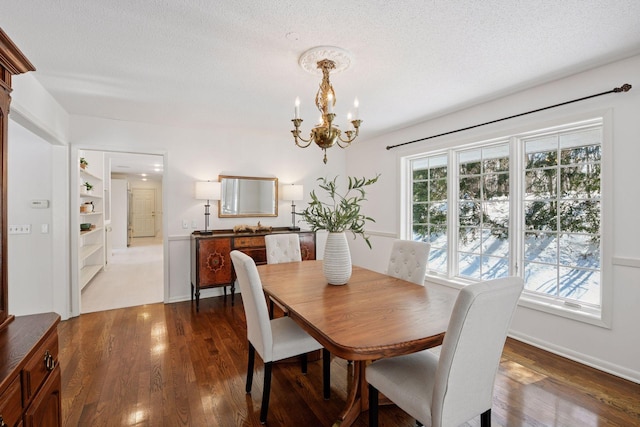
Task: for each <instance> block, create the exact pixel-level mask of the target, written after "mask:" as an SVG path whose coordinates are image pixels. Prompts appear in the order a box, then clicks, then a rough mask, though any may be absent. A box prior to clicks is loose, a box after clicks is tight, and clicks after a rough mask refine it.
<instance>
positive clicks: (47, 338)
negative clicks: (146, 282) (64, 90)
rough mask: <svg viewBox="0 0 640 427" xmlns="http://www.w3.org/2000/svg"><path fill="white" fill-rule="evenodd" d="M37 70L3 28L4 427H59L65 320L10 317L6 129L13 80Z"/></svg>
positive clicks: (0, 273) (0, 233)
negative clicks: (60, 331) (61, 342)
mask: <svg viewBox="0 0 640 427" xmlns="http://www.w3.org/2000/svg"><path fill="white" fill-rule="evenodd" d="M34 70H35V68H34V67H33V65H31V63H30V62H29V61H28V60H27V58H25V57H24V55H23V54H22V53H21V52H20V50H18V48H17V47H16V46H15V45H14V44H13V42H12V41H11V40H10V39H9V37H7V35H6V34H5V33H4V31H2V29H1V28H0V191H1V192H2V193H1V194H0V242H1V245H0V282H1V283H0V426H5V425H6V426H9V427H20V426H24V427H35V426H38V427H60V426H62V416H61V415H62V414H61V408H62V406H61V400H60V392H61V386H60V367H59V366H58V331H57V326H58V323H59V322H60V316H58V315H57V314H56V313H45V314H34V315H30V316H19V317H14V316H12V315H9V314H8V301H9V294H8V281H7V280H8V279H7V278H8V275H7V165H8V159H7V152H8V150H7V146H8V143H7V128H8V115H9V104H10V102H11V96H10V94H11V76H12V75H15V74H20V73H25V72H27V71H34ZM12 166H14V165H12ZM15 166H16V167H19V166H18V165H15ZM21 285H22V284H21Z"/></svg>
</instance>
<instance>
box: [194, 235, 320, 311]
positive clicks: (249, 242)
mask: <svg viewBox="0 0 640 427" xmlns="http://www.w3.org/2000/svg"><path fill="white" fill-rule="evenodd" d="M274 233H282V234H286V233H297V234H298V235H299V236H300V251H301V254H302V259H303V260H310V259H316V234H315V233H314V232H312V231H299V230H298V231H292V230H289V229H288V228H286V227H278V228H274V229H272V230H271V231H270V232H258V233H234V232H233V230H216V231H214V232H213V234H208V235H201V234H200V233H199V232H198V231H196V232H194V233H193V234H192V235H191V300H192V301H193V297H194V295H195V298H196V311H199V309H200V289H205V288H216V287H221V286H222V287H224V294H225V296H226V295H227V286H231V302H232V303H233V295H234V293H235V284H234V282H235V273H234V271H233V265H232V263H231V256H230V255H229V254H230V253H231V251H233V250H236V249H237V250H239V251H242V252H244V253H246V254H247V255H249V256H250V257H251V258H253V259H254V261H255V262H256V264H257V265H260V264H266V263H267V251H266V248H265V243H264V236H266V235H267V234H274Z"/></svg>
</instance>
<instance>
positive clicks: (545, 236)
mask: <svg viewBox="0 0 640 427" xmlns="http://www.w3.org/2000/svg"><path fill="white" fill-rule="evenodd" d="M524 259H525V260H526V261H538V262H544V263H549V264H557V263H558V239H557V237H556V233H525V241H524Z"/></svg>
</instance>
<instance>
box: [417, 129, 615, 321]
mask: <svg viewBox="0 0 640 427" xmlns="http://www.w3.org/2000/svg"><path fill="white" fill-rule="evenodd" d="M602 153H603V119H593V120H589V121H584V122H580V123H574V124H569V125H564V126H559V127H556V128H554V129H545V130H541V131H534V132H527V133H526V134H519V135H510V136H508V137H505V138H502V139H499V140H494V141H491V142H479V143H476V144H467V145H465V146H464V147H452V148H450V149H448V150H447V151H446V152H443V151H442V150H441V151H440V152H438V153H426V154H422V155H417V156H412V157H410V158H407V160H408V162H409V165H410V167H409V168H408V170H410V171H411V176H410V177H409V182H410V188H411V195H412V200H411V209H410V215H411V217H410V218H408V220H409V222H410V224H411V225H412V236H411V238H413V239H414V240H424V241H429V242H431V254H430V257H429V274H432V275H436V276H441V277H444V278H446V279H449V280H455V281H459V282H469V281H477V280H489V279H494V278H498V277H504V276H507V275H519V276H521V277H523V278H524V280H525V291H524V293H525V296H526V297H527V298H531V299H532V300H534V301H538V302H540V303H544V304H552V305H555V306H556V307H565V308H567V307H570V308H571V309H574V310H581V309H585V310H592V312H593V311H595V312H599V310H600V309H601V305H602V296H601V295H602V290H601V282H602V265H601V251H602V241H601V240H602V239H601V236H602V233H601V217H602V206H601V204H602V200H601V193H602V185H601V181H602V180H601V174H602V156H603V155H602ZM448 200H452V201H453V200H455V203H448V202H447V201H448Z"/></svg>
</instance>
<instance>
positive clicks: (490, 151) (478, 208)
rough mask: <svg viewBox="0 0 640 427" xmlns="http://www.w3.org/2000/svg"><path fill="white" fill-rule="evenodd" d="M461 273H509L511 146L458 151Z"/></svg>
mask: <svg viewBox="0 0 640 427" xmlns="http://www.w3.org/2000/svg"><path fill="white" fill-rule="evenodd" d="M458 169H459V171H460V174H459V177H458V187H459V191H458V224H457V234H458V250H457V253H458V275H459V276H461V277H464V278H471V279H482V280H487V279H494V278H498V277H505V276H508V275H509V145H508V144H501V145H498V146H491V147H485V148H478V149H473V150H465V151H460V152H458Z"/></svg>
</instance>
